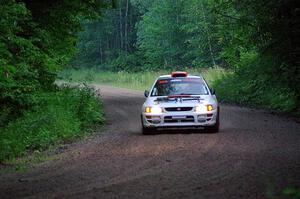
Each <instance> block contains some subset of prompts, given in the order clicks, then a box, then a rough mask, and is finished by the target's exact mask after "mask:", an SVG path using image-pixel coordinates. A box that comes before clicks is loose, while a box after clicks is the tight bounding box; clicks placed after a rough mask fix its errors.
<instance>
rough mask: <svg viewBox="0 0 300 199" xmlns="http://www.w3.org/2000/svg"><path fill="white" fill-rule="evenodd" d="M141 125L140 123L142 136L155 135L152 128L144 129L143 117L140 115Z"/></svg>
mask: <svg viewBox="0 0 300 199" xmlns="http://www.w3.org/2000/svg"><path fill="white" fill-rule="evenodd" d="M141 123H142V133H143V135H152V134H154V133H155V128H153V127H144V125H143V116H142V115H141Z"/></svg>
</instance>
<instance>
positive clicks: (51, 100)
mask: <svg viewBox="0 0 300 199" xmlns="http://www.w3.org/2000/svg"><path fill="white" fill-rule="evenodd" d="M34 98H35V99H36V100H37V101H38V103H37V104H36V106H35V107H34V109H33V110H29V111H26V112H25V113H24V116H23V117H21V118H18V119H17V120H15V121H12V122H10V123H9V125H8V126H6V127H2V128H1V129H0V130H1V134H0V161H3V160H6V159H9V158H13V157H18V156H21V155H24V154H25V153H26V152H28V151H34V150H43V149H46V148H48V147H49V146H50V145H53V144H57V143H61V142H68V141H70V140H72V139H74V138H76V137H80V136H83V135H84V133H85V132H86V128H87V127H88V126H89V125H91V124H92V123H103V121H104V117H103V109H102V104H101V102H100V101H99V99H98V98H97V96H95V94H94V91H93V90H91V89H90V88H88V87H83V88H68V87H62V88H60V89H59V90H58V91H52V92H41V93H39V94H36V95H35V96H34ZM83 130H85V131H83Z"/></svg>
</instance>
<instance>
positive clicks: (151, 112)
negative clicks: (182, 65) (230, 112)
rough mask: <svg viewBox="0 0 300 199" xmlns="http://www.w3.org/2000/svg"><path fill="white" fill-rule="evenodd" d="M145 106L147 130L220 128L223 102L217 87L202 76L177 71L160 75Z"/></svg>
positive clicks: (144, 126) (144, 128) (145, 130)
mask: <svg viewBox="0 0 300 199" xmlns="http://www.w3.org/2000/svg"><path fill="white" fill-rule="evenodd" d="M144 94H145V97H147V99H146V101H145V103H144V104H143V107H142V115H141V119H142V127H143V128H142V130H143V134H153V133H155V132H156V130H160V129H164V128H168V129H180V128H184V129H206V130H208V131H209V132H218V131H219V106H218V101H217V98H216V95H215V92H214V90H213V89H210V88H209V87H208V85H207V83H206V81H205V80H204V79H203V77H201V76H194V75H189V74H188V73H187V72H182V71H176V72H172V74H171V75H164V76H160V77H159V78H158V79H156V81H155V83H154V84H153V86H152V88H151V90H150V92H149V91H145V93H144Z"/></svg>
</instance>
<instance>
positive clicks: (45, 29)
mask: <svg viewBox="0 0 300 199" xmlns="http://www.w3.org/2000/svg"><path fill="white" fill-rule="evenodd" d="M103 6H105V4H104V3H101V1H97V0H96V1H95V0H52V1H46V0H1V5H0V13H1V15H0V110H1V112H0V126H3V125H5V124H7V122H8V121H10V120H12V119H13V118H15V117H17V116H18V115H20V113H21V112H22V110H25V109H28V108H31V107H32V106H33V105H34V104H35V103H36V100H35V98H34V96H35V94H36V93H38V92H40V91H42V90H51V89H53V82H54V80H55V73H56V72H57V71H58V69H59V68H60V67H62V66H63V65H64V64H65V63H66V61H68V60H69V58H70V57H71V56H72V55H73V53H74V52H75V42H76V37H77V32H78V31H79V30H81V25H80V22H81V19H82V18H89V19H92V18H95V17H97V16H99V13H100V12H99V9H100V7H103Z"/></svg>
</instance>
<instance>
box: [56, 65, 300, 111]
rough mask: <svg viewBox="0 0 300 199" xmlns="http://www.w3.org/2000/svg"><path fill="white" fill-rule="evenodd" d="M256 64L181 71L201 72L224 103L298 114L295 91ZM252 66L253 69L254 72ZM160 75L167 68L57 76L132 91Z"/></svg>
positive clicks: (145, 85)
mask: <svg viewBox="0 0 300 199" xmlns="http://www.w3.org/2000/svg"><path fill="white" fill-rule="evenodd" d="M259 66H260V63H256V64H255V63H254V64H252V65H249V66H248V65H247V66H246V67H245V68H243V70H239V71H238V72H236V73H234V72H233V71H229V70H224V69H222V68H210V69H183V70H185V71H188V72H189V73H190V74H202V76H203V77H204V78H205V79H206V80H207V82H208V83H209V85H210V86H211V87H213V88H215V90H216V93H217V96H218V98H219V99H220V100H221V101H223V102H227V103H237V104H241V105H247V106H256V107H265V108H269V109H274V110H279V111H280V112H288V113H293V114H295V115H296V116H297V115H298V116H299V115H300V110H299V107H298V106H297V99H296V94H295V93H294V92H292V90H290V89H289V88H287V87H283V86H282V85H280V84H278V83H277V82H276V81H272V76H270V74H269V73H268V71H264V72H261V73H260V72H259V71H260V70H261V67H259ZM256 68H257V69H256ZM254 69H256V70H255V71H256V72H253V70H254ZM267 69H268V67H266V70H267ZM163 74H170V71H156V72H151V71H145V72H137V73H130V72H124V71H121V72H117V73H116V72H107V71H96V70H93V69H90V70H74V69H73V70H67V71H64V72H62V73H61V74H60V78H61V79H64V80H66V81H70V82H88V83H96V84H108V85H112V86H116V87H123V88H129V89H134V90H149V89H150V87H151V86H152V84H153V82H154V80H155V78H157V77H158V76H160V75H163ZM297 107H298V108H297Z"/></svg>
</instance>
